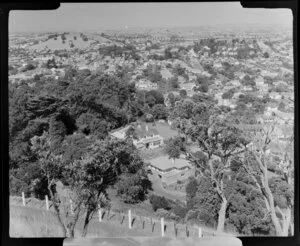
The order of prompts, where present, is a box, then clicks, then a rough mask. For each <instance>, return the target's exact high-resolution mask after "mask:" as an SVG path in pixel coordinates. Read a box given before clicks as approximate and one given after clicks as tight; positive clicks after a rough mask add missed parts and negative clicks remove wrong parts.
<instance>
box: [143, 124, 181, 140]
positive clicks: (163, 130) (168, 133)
mask: <svg viewBox="0 0 300 246" xmlns="http://www.w3.org/2000/svg"><path fill="white" fill-rule="evenodd" d="M147 125H148V126H149V127H151V128H155V129H156V130H157V131H158V134H159V135H160V136H162V137H163V139H164V140H167V139H169V138H171V137H175V136H177V135H178V133H177V131H176V130H174V129H171V127H170V126H169V124H167V123H158V122H156V123H155V126H153V124H152V123H147Z"/></svg>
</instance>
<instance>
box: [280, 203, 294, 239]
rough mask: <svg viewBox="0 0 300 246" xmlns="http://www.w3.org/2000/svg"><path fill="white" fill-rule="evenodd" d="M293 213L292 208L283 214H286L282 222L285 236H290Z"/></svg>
mask: <svg viewBox="0 0 300 246" xmlns="http://www.w3.org/2000/svg"><path fill="white" fill-rule="evenodd" d="M291 212H292V211H291V208H287V209H285V210H284V212H283V214H284V218H283V220H282V231H283V236H288V235H289V228H290V224H291V217H292V213H291Z"/></svg>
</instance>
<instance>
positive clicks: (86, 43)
mask: <svg viewBox="0 0 300 246" xmlns="http://www.w3.org/2000/svg"><path fill="white" fill-rule="evenodd" d="M49 37H50V38H49ZM110 43H111V41H110V40H108V39H106V38H104V37H101V36H100V35H96V34H89V35H86V34H81V33H67V34H63V33H59V34H57V35H56V34H51V35H48V37H46V38H45V39H44V40H40V41H39V43H37V44H34V45H31V46H29V48H30V49H35V50H43V49H47V48H48V49H50V50H64V49H66V50H72V49H76V48H78V49H87V48H89V47H91V46H92V45H96V44H110Z"/></svg>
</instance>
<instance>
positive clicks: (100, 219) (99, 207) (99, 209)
mask: <svg viewBox="0 0 300 246" xmlns="http://www.w3.org/2000/svg"><path fill="white" fill-rule="evenodd" d="M98 216H99V222H101V221H102V211H101V206H100V204H98Z"/></svg>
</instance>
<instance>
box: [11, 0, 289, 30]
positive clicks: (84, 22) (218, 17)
mask: <svg viewBox="0 0 300 246" xmlns="http://www.w3.org/2000/svg"><path fill="white" fill-rule="evenodd" d="M292 18H293V17H292V12H291V10H289V9H244V8H243V7H242V6H241V5H240V3H239V2H225V3H224V2H223V3H218V2H215V3H204V2H202V3H201V2H199V3H197V2H190V3H62V4H61V6H60V7H59V8H58V9H56V10H38V11H28V10H15V11H11V12H10V17H9V30H10V32H20V31H23V32H35V31H43V32H51V31H90V30H107V29H123V28H133V27H188V26H197V25H201V26H202V25H208V24H210V25H218V24H234V23H239V24H240V25H243V24H251V23H252V24H262V23H266V24H271V25H274V26H276V25H283V26H290V27H291V26H292Z"/></svg>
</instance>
